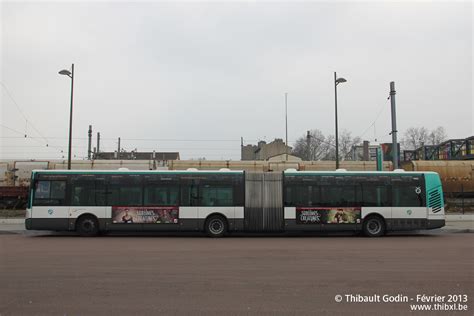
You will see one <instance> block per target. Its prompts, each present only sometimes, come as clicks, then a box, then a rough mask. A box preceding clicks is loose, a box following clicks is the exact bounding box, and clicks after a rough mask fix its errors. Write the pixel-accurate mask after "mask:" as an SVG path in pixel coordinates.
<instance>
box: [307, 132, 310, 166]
mask: <svg viewBox="0 0 474 316" xmlns="http://www.w3.org/2000/svg"><path fill="white" fill-rule="evenodd" d="M310 146H311V134H310V132H309V131H308V132H307V133H306V160H308V161H310V160H311V148H310Z"/></svg>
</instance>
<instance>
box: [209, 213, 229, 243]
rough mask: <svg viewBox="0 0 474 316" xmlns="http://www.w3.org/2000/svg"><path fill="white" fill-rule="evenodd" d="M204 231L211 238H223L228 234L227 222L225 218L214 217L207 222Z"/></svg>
mask: <svg viewBox="0 0 474 316" xmlns="http://www.w3.org/2000/svg"><path fill="white" fill-rule="evenodd" d="M204 230H205V231H206V233H207V235H208V236H209V237H214V238H216V237H223V236H224V235H225V234H226V233H227V220H226V219H225V217H224V216H220V215H213V216H211V217H209V218H208V219H207V220H206V224H205V226H204Z"/></svg>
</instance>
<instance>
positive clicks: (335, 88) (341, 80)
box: [334, 72, 347, 170]
mask: <svg viewBox="0 0 474 316" xmlns="http://www.w3.org/2000/svg"><path fill="white" fill-rule="evenodd" d="M346 81H347V80H346V79H344V78H342V77H341V78H337V75H336V72H334V98H335V99H334V100H335V109H336V170H337V169H339V135H338V129H337V85H338V84H340V83H343V82H346Z"/></svg>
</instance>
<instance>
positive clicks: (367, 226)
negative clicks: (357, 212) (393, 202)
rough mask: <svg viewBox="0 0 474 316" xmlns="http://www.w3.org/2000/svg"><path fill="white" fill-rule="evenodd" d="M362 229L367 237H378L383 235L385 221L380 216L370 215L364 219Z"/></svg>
mask: <svg viewBox="0 0 474 316" xmlns="http://www.w3.org/2000/svg"><path fill="white" fill-rule="evenodd" d="M362 231H363V232H364V235H365V236H367V237H380V236H383V235H385V221H384V219H383V218H382V217H381V216H377V215H370V216H368V217H367V218H365V219H364V224H363V226H362Z"/></svg>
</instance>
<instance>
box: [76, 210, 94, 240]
mask: <svg viewBox="0 0 474 316" xmlns="http://www.w3.org/2000/svg"><path fill="white" fill-rule="evenodd" d="M76 231H77V232H78V233H79V235H81V236H84V237H92V236H96V235H97V234H98V233H99V222H98V221H97V218H95V217H94V216H91V215H85V216H82V217H79V219H78V220H77V222H76Z"/></svg>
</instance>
